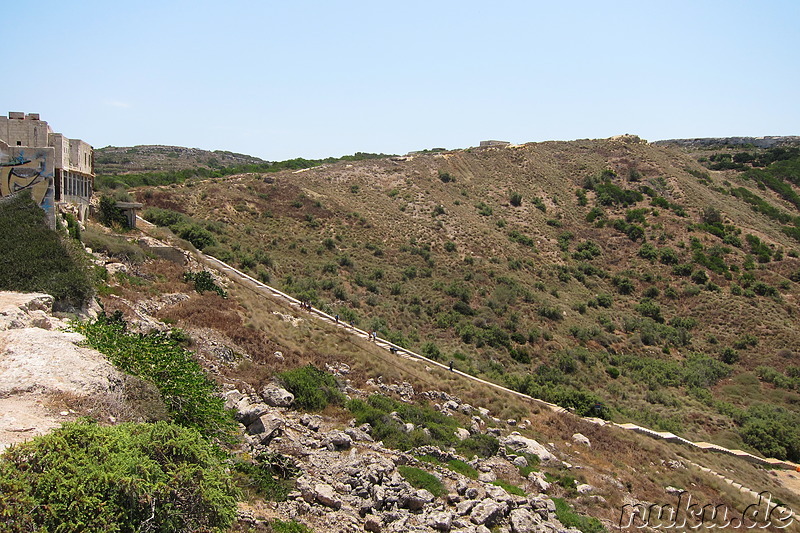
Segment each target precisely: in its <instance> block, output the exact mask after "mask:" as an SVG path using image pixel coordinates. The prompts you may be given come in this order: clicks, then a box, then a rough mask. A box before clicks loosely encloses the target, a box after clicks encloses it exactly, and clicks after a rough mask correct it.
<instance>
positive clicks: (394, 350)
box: [389, 346, 397, 355]
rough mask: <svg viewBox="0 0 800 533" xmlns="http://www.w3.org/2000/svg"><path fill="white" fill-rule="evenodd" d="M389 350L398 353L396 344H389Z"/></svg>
mask: <svg viewBox="0 0 800 533" xmlns="http://www.w3.org/2000/svg"><path fill="white" fill-rule="evenodd" d="M389 351H390V352H391V353H392V355H394V354H396V353H397V348H395V347H394V346H389Z"/></svg>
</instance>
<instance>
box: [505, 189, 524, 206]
mask: <svg viewBox="0 0 800 533" xmlns="http://www.w3.org/2000/svg"><path fill="white" fill-rule="evenodd" d="M508 201H509V202H510V203H511V205H513V206H514V207H519V206H521V205H522V195H521V194H520V193H518V192H511V193H509V195H508Z"/></svg>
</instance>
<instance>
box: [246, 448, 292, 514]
mask: <svg viewBox="0 0 800 533" xmlns="http://www.w3.org/2000/svg"><path fill="white" fill-rule="evenodd" d="M233 466H234V469H235V470H236V472H238V473H239V474H240V476H241V478H243V479H238V480H237V482H238V483H239V485H240V486H243V488H251V489H255V491H256V492H257V493H258V494H259V495H261V496H262V497H264V498H266V499H267V500H269V501H274V502H282V501H286V498H287V497H288V495H289V492H290V491H291V490H292V489H293V488H294V482H293V481H292V478H294V477H296V476H297V475H298V474H299V473H300V470H299V469H298V468H297V465H296V464H295V462H294V459H292V458H291V457H289V456H286V455H281V454H279V453H264V452H262V453H260V454H258V455H257V456H256V457H255V458H254V459H253V460H252V461H244V460H240V461H237V462H235V463H234V465H233Z"/></svg>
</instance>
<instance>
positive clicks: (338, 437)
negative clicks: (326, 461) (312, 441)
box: [325, 429, 353, 451]
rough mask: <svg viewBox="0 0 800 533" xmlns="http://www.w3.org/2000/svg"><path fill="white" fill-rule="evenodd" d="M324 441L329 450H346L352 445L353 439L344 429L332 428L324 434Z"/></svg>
mask: <svg viewBox="0 0 800 533" xmlns="http://www.w3.org/2000/svg"><path fill="white" fill-rule="evenodd" d="M325 443H326V445H327V447H328V449H329V450H331V451H333V450H346V449H348V448H350V446H352V445H353V439H352V437H350V435H348V434H347V433H345V432H344V431H339V430H338V429H336V430H333V431H331V432H329V433H327V434H326V435H325Z"/></svg>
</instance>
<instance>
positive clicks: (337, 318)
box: [333, 315, 339, 324]
mask: <svg viewBox="0 0 800 533" xmlns="http://www.w3.org/2000/svg"><path fill="white" fill-rule="evenodd" d="M333 318H334V320H336V323H337V324H338V323H339V315H336V316H334V317H333Z"/></svg>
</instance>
